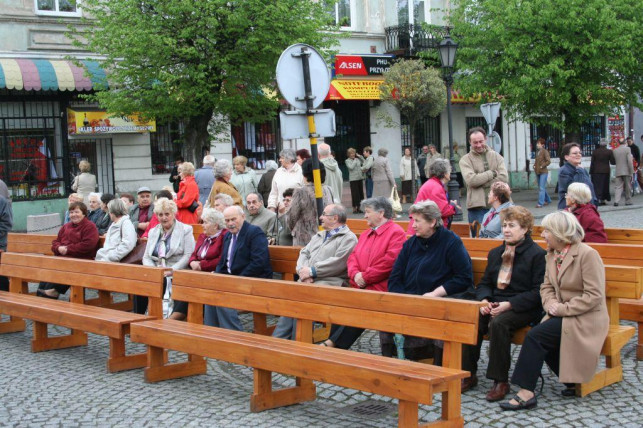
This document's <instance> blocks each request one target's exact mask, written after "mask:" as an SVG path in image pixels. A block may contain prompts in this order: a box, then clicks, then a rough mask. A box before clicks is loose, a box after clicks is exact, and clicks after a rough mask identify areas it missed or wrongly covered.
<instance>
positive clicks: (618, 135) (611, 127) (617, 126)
mask: <svg viewBox="0 0 643 428" xmlns="http://www.w3.org/2000/svg"><path fill="white" fill-rule="evenodd" d="M607 131H608V132H609V134H610V147H612V148H613V149H615V148H616V147H618V142H619V140H621V139H622V138H625V117H624V116H623V115H621V114H617V115H614V116H609V117H608V118H607Z"/></svg>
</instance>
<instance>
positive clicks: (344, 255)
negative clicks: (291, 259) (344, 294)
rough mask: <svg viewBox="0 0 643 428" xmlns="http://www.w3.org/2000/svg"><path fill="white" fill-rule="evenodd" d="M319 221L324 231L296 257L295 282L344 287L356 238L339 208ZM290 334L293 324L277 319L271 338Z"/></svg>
mask: <svg viewBox="0 0 643 428" xmlns="http://www.w3.org/2000/svg"><path fill="white" fill-rule="evenodd" d="M320 220H321V225H322V228H323V229H324V230H322V231H320V232H317V234H316V235H315V236H313V238H312V239H311V240H310V242H309V243H308V245H306V246H305V247H304V248H302V250H301V252H300V253H299V259H297V268H296V269H297V274H299V281H300V282H305V283H309V284H312V283H315V284H327V285H336V286H340V287H341V286H343V285H348V268H347V266H346V261H347V260H348V257H349V256H350V255H351V253H352V252H353V248H355V245H357V237H356V236H355V234H354V233H353V232H351V231H350V229H349V228H348V226H346V209H345V208H344V207H343V206H342V205H337V204H331V205H328V206H327V207H326V208H324V212H323V213H322V215H321V216H320ZM294 334H295V322H294V320H293V319H292V318H287V317H281V318H280V319H279V322H278V323H277V327H276V328H275V331H274V333H273V336H275V337H280V338H282V339H291V338H293V337H294Z"/></svg>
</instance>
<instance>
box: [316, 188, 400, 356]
mask: <svg viewBox="0 0 643 428" xmlns="http://www.w3.org/2000/svg"><path fill="white" fill-rule="evenodd" d="M360 209H361V210H362V211H364V218H365V219H366V223H368V226H369V227H370V229H368V230H366V231H364V232H363V233H362V234H361V235H360V237H359V241H358V242H357V246H355V248H354V249H353V252H352V253H351V255H350V256H349V257H348V261H347V262H346V265H347V267H348V279H349V283H350V285H351V287H355V288H363V289H367V290H375V291H382V292H386V291H388V277H389V275H390V273H391V270H392V269H393V264H394V263H395V259H397V256H398V254H399V253H400V251H401V250H402V246H403V245H404V242H405V241H406V234H405V233H404V229H402V228H401V227H400V226H399V225H397V224H395V223H394V222H393V221H392V220H391V219H392V218H393V207H392V206H391V202H390V201H389V200H388V199H387V198H384V197H381V196H380V197H375V198H370V199H365V200H364V201H362V203H361V206H360ZM363 332H364V329H362V328H355V327H345V326H341V325H333V327H332V328H331V330H330V336H329V339H328V340H327V341H325V342H324V343H323V344H324V346H330V347H335V348H340V349H348V348H350V347H351V345H352V344H353V343H355V341H357V339H359V337H360V335H361V334H362V333H363Z"/></svg>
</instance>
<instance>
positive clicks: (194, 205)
mask: <svg viewBox="0 0 643 428" xmlns="http://www.w3.org/2000/svg"><path fill="white" fill-rule="evenodd" d="M198 208H199V201H194V202H192V205H190V206H189V207H188V211H190V212H191V213H194V212H195V211H196V210H197V209H198Z"/></svg>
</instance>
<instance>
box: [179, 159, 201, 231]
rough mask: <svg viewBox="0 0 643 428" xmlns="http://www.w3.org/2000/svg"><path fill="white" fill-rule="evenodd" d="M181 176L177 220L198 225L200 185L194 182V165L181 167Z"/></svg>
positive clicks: (186, 163) (185, 163)
mask: <svg viewBox="0 0 643 428" xmlns="http://www.w3.org/2000/svg"><path fill="white" fill-rule="evenodd" d="M179 175H180V176H181V182H180V183H179V192H178V193H177V194H176V206H177V207H178V209H179V211H178V212H177V213H176V219H177V220H178V221H180V222H181V223H184V224H195V223H198V221H199V217H198V215H197V209H198V208H199V185H198V184H196V181H195V180H194V164H193V163H192V162H183V163H182V164H181V166H180V167H179Z"/></svg>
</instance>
